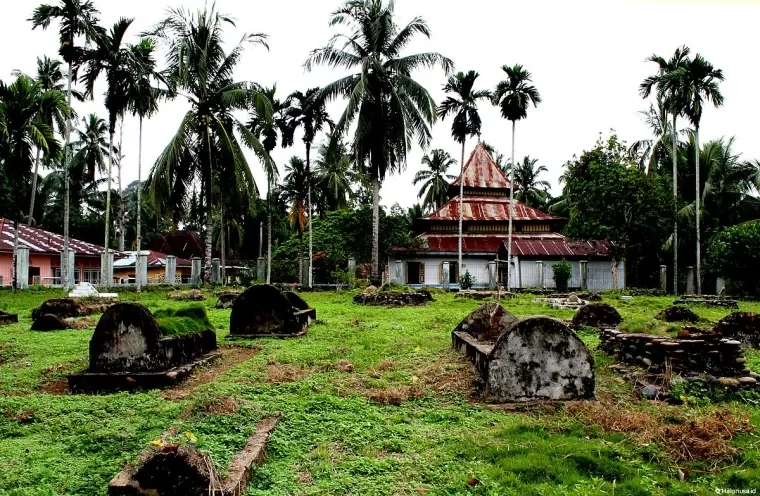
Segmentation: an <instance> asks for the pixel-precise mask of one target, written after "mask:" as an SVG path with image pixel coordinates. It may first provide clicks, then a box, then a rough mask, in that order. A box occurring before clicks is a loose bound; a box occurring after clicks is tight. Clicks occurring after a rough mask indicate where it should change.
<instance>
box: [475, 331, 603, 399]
mask: <svg viewBox="0 0 760 496" xmlns="http://www.w3.org/2000/svg"><path fill="white" fill-rule="evenodd" d="M594 386H595V382H594V358H593V355H592V354H591V352H590V351H589V349H588V347H587V346H586V344H585V343H584V342H583V341H582V340H581V339H580V338H579V337H578V335H577V334H575V332H573V331H572V330H571V329H570V328H568V327H567V326H566V325H565V324H563V323H562V322H561V321H559V320H557V319H553V318H550V317H529V318H526V319H522V320H519V321H517V322H515V323H514V324H512V326H511V327H509V328H508V329H507V330H506V331H505V332H504V333H503V334H502V335H501V336H499V339H498V340H497V341H496V344H495V345H494V347H493V350H492V351H491V354H490V363H489V366H488V378H487V384H486V388H487V394H488V396H489V397H490V398H491V399H493V400H495V401H529V400H582V399H593V398H594Z"/></svg>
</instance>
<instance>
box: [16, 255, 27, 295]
mask: <svg viewBox="0 0 760 496" xmlns="http://www.w3.org/2000/svg"><path fill="white" fill-rule="evenodd" d="M28 287H29V248H28V247H26V246H19V247H18V248H17V249H16V289H26V288H28Z"/></svg>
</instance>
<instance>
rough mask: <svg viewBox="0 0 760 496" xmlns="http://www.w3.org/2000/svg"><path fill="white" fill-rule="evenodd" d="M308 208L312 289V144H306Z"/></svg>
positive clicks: (310, 280) (310, 284) (311, 282)
mask: <svg viewBox="0 0 760 496" xmlns="http://www.w3.org/2000/svg"><path fill="white" fill-rule="evenodd" d="M306 181H307V183H306V191H307V193H306V204H307V206H306V208H308V209H309V287H310V288H311V287H312V285H313V283H314V281H313V278H314V253H313V250H314V236H313V234H312V232H311V218H312V216H313V212H312V211H311V143H306Z"/></svg>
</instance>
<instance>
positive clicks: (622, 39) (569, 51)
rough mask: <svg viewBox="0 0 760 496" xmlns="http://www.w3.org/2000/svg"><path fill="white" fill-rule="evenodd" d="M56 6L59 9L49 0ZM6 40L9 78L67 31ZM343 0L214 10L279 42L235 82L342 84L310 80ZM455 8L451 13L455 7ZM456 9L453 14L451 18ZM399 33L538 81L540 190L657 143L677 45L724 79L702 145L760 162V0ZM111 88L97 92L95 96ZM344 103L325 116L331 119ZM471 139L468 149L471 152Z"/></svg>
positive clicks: (169, 130)
mask: <svg viewBox="0 0 760 496" xmlns="http://www.w3.org/2000/svg"><path fill="white" fill-rule="evenodd" d="M49 1H54V0H49ZM2 3H3V14H2V16H0V33H1V34H0V36H2V39H3V41H4V43H3V54H2V57H0V78H2V79H4V80H8V79H10V77H11V71H13V70H14V69H21V70H22V71H24V72H27V73H29V74H33V73H34V71H35V67H36V57H37V56H42V55H48V56H55V57H57V49H58V41H57V40H58V34H57V29H58V26H56V25H53V26H51V28H50V29H49V30H48V31H47V32H43V31H40V30H35V31H32V29H31V23H29V22H28V21H27V19H28V18H29V17H30V15H31V13H32V10H33V9H34V6H35V5H37V3H38V1H37V0H15V1H11V0H3V2H2ZM95 4H96V6H97V7H98V8H99V9H100V11H101V13H102V15H101V21H102V23H103V24H104V25H106V26H109V27H110V26H111V25H112V24H113V23H114V22H115V21H116V20H117V19H118V18H119V17H122V16H124V17H134V18H135V22H134V24H133V26H132V28H131V33H132V36H133V37H134V38H131V39H130V40H129V41H134V40H136V37H137V35H138V34H139V33H140V32H141V31H143V30H144V29H146V28H148V27H150V26H151V25H152V24H154V23H155V22H157V21H158V20H160V19H162V18H163V17H164V14H165V10H166V8H167V7H176V6H178V5H184V6H185V7H187V8H196V7H203V4H204V0H184V1H181V2H180V1H177V0H131V1H129V2H120V1H114V0H95ZM339 5H340V2H339V1H338V0H277V1H252V0H248V1H239V0H237V1H236V0H218V1H217V10H219V11H220V12H222V13H227V14H230V15H231V16H232V17H234V18H235V19H236V20H237V29H232V28H230V29H228V30H227V36H226V40H227V41H228V46H232V45H233V44H234V43H236V42H237V41H238V40H239V38H240V36H241V35H242V33H244V32H249V33H250V32H263V33H266V34H268V35H269V42H270V46H271V49H270V50H269V51H266V50H265V49H263V48H260V47H253V46H252V47H250V48H249V49H248V50H247V52H246V53H245V55H244V57H243V63H242V64H241V65H240V67H239V68H238V71H237V78H238V79H239V80H243V81H255V82H258V83H260V84H263V85H271V84H273V83H277V87H278V93H280V94H281V95H283V96H285V95H287V94H288V93H290V92H292V91H294V90H302V91H305V90H306V89H307V88H309V87H313V86H320V85H324V84H326V83H328V82H331V81H333V80H335V79H337V78H338V77H340V76H342V75H344V74H346V73H345V72H341V71H333V70H329V69H318V70H315V71H313V72H311V73H306V72H304V69H303V63H304V61H305V60H306V58H307V56H308V55H309V51H310V50H312V49H314V48H317V47H321V46H324V44H325V43H326V42H327V41H328V39H329V38H330V36H331V35H332V34H333V33H334V32H335V30H334V28H331V27H330V26H329V25H328V21H329V17H330V12H332V11H333V10H334V9H335V8H336V7H338V6H339ZM447 5H450V6H447ZM455 6H456V7H455ZM396 13H397V16H398V20H399V22H400V23H406V22H408V21H410V20H411V19H412V18H413V17H414V16H417V15H420V16H422V17H423V18H424V19H425V20H426V21H427V22H428V23H429V25H430V27H431V29H432V37H431V39H430V40H428V39H425V38H419V39H417V40H416V41H415V42H414V43H413V44H412V45H411V46H410V47H409V49H408V53H416V52H420V51H436V52H440V53H441V54H443V55H445V56H447V57H449V58H451V59H452V60H453V61H454V63H455V64H456V70H458V71H459V70H461V71H468V70H470V69H473V70H476V71H478V72H479V73H480V78H479V79H478V82H479V87H481V88H488V89H492V88H493V87H494V86H495V85H496V83H497V82H498V81H500V80H501V79H503V72H502V71H501V69H500V67H501V66H502V65H504V64H509V65H513V64H517V63H519V64H522V65H524V66H525V68H526V69H527V70H529V71H530V72H532V73H533V81H534V84H535V85H536V87H537V88H538V89H539V91H540V92H541V96H542V98H543V103H541V104H540V105H539V107H538V108H537V109H531V110H530V111H529V112H528V118H527V120H524V121H521V122H518V124H517V140H516V157H517V158H518V160H519V158H520V157H523V156H524V155H530V156H531V157H535V158H538V159H539V161H540V162H539V163H540V164H543V165H545V166H547V167H548V169H549V173H548V174H546V177H544V179H547V180H549V181H550V182H551V184H552V186H553V188H552V193H553V194H555V195H557V194H559V192H560V191H559V186H558V184H557V178H558V177H559V175H560V174H561V173H562V165H563V164H564V163H565V161H567V160H568V159H570V158H572V156H573V155H574V154H580V153H582V151H583V150H584V149H588V148H591V147H592V146H593V145H594V142H595V141H596V139H597V137H598V136H599V133H600V132H602V133H604V134H605V135H606V134H607V133H608V132H609V130H610V129H614V130H616V132H617V134H618V135H619V136H620V137H621V139H623V140H625V141H627V142H629V143H631V142H634V141H636V140H639V139H645V138H648V137H650V131H649V129H648V128H647V126H646V125H645V124H644V123H643V121H642V119H641V116H640V115H639V114H638V112H639V111H641V110H645V109H646V108H648V105H649V104H648V103H647V102H645V101H643V100H642V99H641V98H640V97H639V95H638V86H639V83H640V82H641V81H642V80H643V79H644V78H645V77H647V76H648V75H650V74H652V73H653V72H654V71H655V70H656V66H655V64H653V63H646V62H644V60H645V58H646V57H648V56H649V55H651V54H652V53H656V54H659V55H663V56H665V57H669V56H670V55H671V54H672V53H673V51H674V50H675V48H676V47H677V46H679V45H681V44H686V45H688V46H689V47H691V49H692V51H693V52H698V53H700V54H702V55H704V56H705V57H706V58H707V59H708V60H709V61H711V62H712V63H713V64H714V65H715V66H716V67H718V68H721V69H723V71H724V75H725V77H726V81H725V82H724V83H723V84H722V86H721V89H722V91H723V94H724V96H725V104H724V106H723V107H722V108H720V109H717V110H715V109H713V108H708V109H707V110H706V111H705V113H704V115H703V118H702V127H701V129H702V132H701V138H702V141H703V142H704V141H706V140H707V139H717V138H720V137H723V136H725V137H730V136H735V137H736V151H737V152H740V153H742V157H743V158H753V159H754V158H758V159H760V139H758V138H760V136H758V134H760V133H759V132H758V131H759V130H760V126H759V125H758V124H757V116H758V115H760V98H758V94H757V91H758V88H757V81H758V80H760V65H759V64H758V63H757V60H756V58H757V35H756V23H757V20H758V19H760V1H752V0H744V1H738V0H736V1H726V0H715V1H701V2H685V1H670V2H662V1H654V0H652V1H645V0H627V1H624V0H605V1H597V2H592V1H582V0H574V1H572V2H569V1H566V0H559V1H548V0H544V1H542V0H533V1H530V2H514V1H512V2H503V1H495V0H469V1H468V2H464V3H458V4H455V3H451V4H447V3H446V2H441V1H440V0H439V1H435V0H397V1H396ZM415 77H416V78H417V80H418V81H420V82H421V83H422V84H423V85H424V86H425V87H427V88H428V90H429V91H430V92H431V94H432V95H433V97H434V98H435V99H436V101H438V102H440V101H441V100H442V99H443V96H444V94H443V92H442V90H441V87H442V86H443V84H444V83H445V76H444V74H443V71H441V70H425V71H420V72H419V73H418V74H416V75H415ZM104 90H105V83H104V82H100V84H99V86H98V87H97V88H96V93H97V95H100V94H102V93H103V91H104ZM342 109H343V103H342V102H336V103H334V104H332V105H330V106H329V107H328V110H329V111H330V112H331V114H332V116H333V118H334V119H336V120H337V118H338V117H339V115H340V112H341V111H342ZM76 110H77V111H78V112H79V114H80V116H81V115H85V114H87V113H90V112H96V113H98V114H99V115H101V116H102V117H104V118H105V117H107V114H106V112H105V109H104V107H103V99H102V98H100V97H98V98H96V99H95V101H93V102H88V103H86V104H78V105H77V106H76ZM187 110H188V104H187V102H185V101H183V100H177V101H175V102H171V103H166V104H163V105H162V106H161V109H160V112H159V113H158V114H157V115H156V116H155V117H153V118H152V119H151V120H150V121H149V122H146V124H145V141H144V158H143V164H144V169H143V170H144V174H146V173H147V169H148V168H149V167H150V166H151V165H152V164H153V162H154V161H155V159H156V157H157V156H158V155H159V154H160V153H161V151H162V150H163V148H164V147H165V146H166V144H167V143H168V141H169V139H170V137H171V136H172V135H173V133H174V132H175V130H176V129H177V127H178V125H179V123H180V120H181V118H182V116H183V115H184V113H185V112H186V111H187ZM480 113H481V116H482V119H483V139H484V140H485V141H487V142H489V143H491V144H492V145H494V146H495V147H496V148H497V149H498V150H500V151H501V152H502V153H504V154H505V155H506V156H509V152H510V126H509V122H508V121H505V120H503V119H501V117H500V115H499V112H498V110H497V109H496V108H495V107H492V106H491V105H490V104H482V105H481V112H480ZM137 136H138V130H137V120H136V119H133V118H127V119H126V120H125V130H124V150H125V155H126V158H125V163H124V185H125V186H126V184H128V183H129V182H130V181H132V180H135V179H137ZM433 137H434V139H433V142H432V147H433V148H443V149H445V150H447V151H448V152H449V153H451V154H452V155H453V156H454V157H457V158H458V157H459V156H460V148H459V145H458V144H457V143H456V142H454V140H453V139H452V138H451V135H450V122H446V121H444V122H438V123H437V124H436V125H435V127H434V128H433ZM301 143H302V142H301V141H300V139H298V141H297V142H296V147H294V148H291V149H288V150H282V149H279V148H278V149H277V150H276V151H275V153H274V159H275V160H276V162H277V163H278V165H279V166H280V171H282V165H283V164H284V163H285V162H286V161H287V160H288V159H289V157H290V156H292V155H293V154H298V155H300V156H302V157H303V156H304V150H303V145H302V144H301ZM473 145H474V142H469V143H468V146H467V155H469V153H470V151H471V150H472V146H473ZM422 156H423V151H422V150H420V149H419V148H415V149H413V150H412V152H411V153H410V155H409V160H408V165H407V169H406V171H405V172H404V173H403V174H400V175H394V176H391V177H389V178H388V179H387V180H386V181H385V183H384V184H383V189H382V191H381V196H382V203H383V204H384V205H392V204H393V203H396V202H398V203H400V204H401V205H402V206H404V207H408V206H410V205H411V204H413V203H415V202H416V201H417V188H415V187H414V186H412V178H413V176H414V173H415V172H416V171H417V170H419V169H420V167H421V165H420V160H421V158H422ZM250 164H251V167H252V169H253V173H254V176H255V177H256V179H257V183H258V184H259V186H260V187H261V189H262V191H264V190H265V188H266V182H265V180H264V177H263V174H262V173H261V171H260V164H259V163H258V162H257V161H256V160H255V159H254V158H253V157H251V160H250Z"/></svg>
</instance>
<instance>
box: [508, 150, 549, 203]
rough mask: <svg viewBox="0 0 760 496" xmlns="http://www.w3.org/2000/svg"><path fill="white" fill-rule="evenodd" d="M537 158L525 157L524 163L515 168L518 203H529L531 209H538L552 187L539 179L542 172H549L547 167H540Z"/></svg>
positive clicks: (547, 182)
mask: <svg viewBox="0 0 760 496" xmlns="http://www.w3.org/2000/svg"><path fill="white" fill-rule="evenodd" d="M537 163H538V159H537V158H530V156H527V155H526V156H525V157H524V158H523V160H522V162H518V163H517V164H516V165H515V167H514V178H515V185H516V187H517V194H516V195H515V198H516V199H517V201H521V202H523V203H527V204H528V205H530V206H531V207H538V206H539V205H540V204H541V203H542V202H543V201H544V199H545V198H546V196H547V191H548V189H549V188H550V187H551V185H550V184H549V181H544V180H540V179H538V176H539V175H540V174H541V173H542V172H549V169H547V168H546V166H545V165H539V166H538V167H536V164H537Z"/></svg>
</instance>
